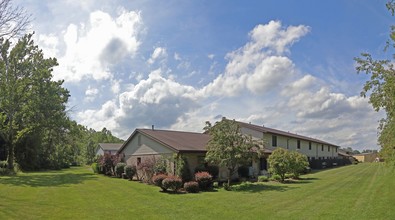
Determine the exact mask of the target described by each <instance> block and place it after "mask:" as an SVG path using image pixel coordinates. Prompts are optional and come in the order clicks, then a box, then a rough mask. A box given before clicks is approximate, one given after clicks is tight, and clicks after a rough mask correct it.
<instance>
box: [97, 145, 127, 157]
mask: <svg viewBox="0 0 395 220" xmlns="http://www.w3.org/2000/svg"><path fill="white" fill-rule="evenodd" d="M121 146H122V143H121V144H118V143H99V146H98V148H97V151H96V155H104V154H105V153H108V154H111V155H114V154H117V152H118V150H119V149H120V148H121Z"/></svg>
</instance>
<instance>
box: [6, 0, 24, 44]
mask: <svg viewBox="0 0 395 220" xmlns="http://www.w3.org/2000/svg"><path fill="white" fill-rule="evenodd" d="M29 23H30V15H29V14H27V13H26V11H25V10H24V9H23V8H21V7H18V6H13V5H12V0H0V37H8V38H10V37H13V36H16V35H19V34H22V33H23V32H24V31H25V30H26V28H27V26H28V24H29Z"/></svg>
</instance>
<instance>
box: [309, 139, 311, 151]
mask: <svg viewBox="0 0 395 220" xmlns="http://www.w3.org/2000/svg"><path fill="white" fill-rule="evenodd" d="M309 150H311V141H309Z"/></svg>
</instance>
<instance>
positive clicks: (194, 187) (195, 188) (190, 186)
mask: <svg viewBox="0 0 395 220" xmlns="http://www.w3.org/2000/svg"><path fill="white" fill-rule="evenodd" d="M184 189H185V191H187V192H189V193H198V192H199V184H198V183H197V182H196V181H190V182H186V183H184Z"/></svg>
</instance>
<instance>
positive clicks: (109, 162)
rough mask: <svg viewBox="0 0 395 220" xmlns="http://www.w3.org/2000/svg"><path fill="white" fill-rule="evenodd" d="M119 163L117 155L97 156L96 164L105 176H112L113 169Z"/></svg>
mask: <svg viewBox="0 0 395 220" xmlns="http://www.w3.org/2000/svg"><path fill="white" fill-rule="evenodd" d="M118 163H119V157H118V155H111V154H109V153H105V154H104V155H101V156H99V158H98V164H99V165H100V166H101V168H102V169H103V171H102V172H103V173H104V174H106V175H109V176H111V175H114V173H115V172H114V168H115V166H116V165H117V164H118Z"/></svg>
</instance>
